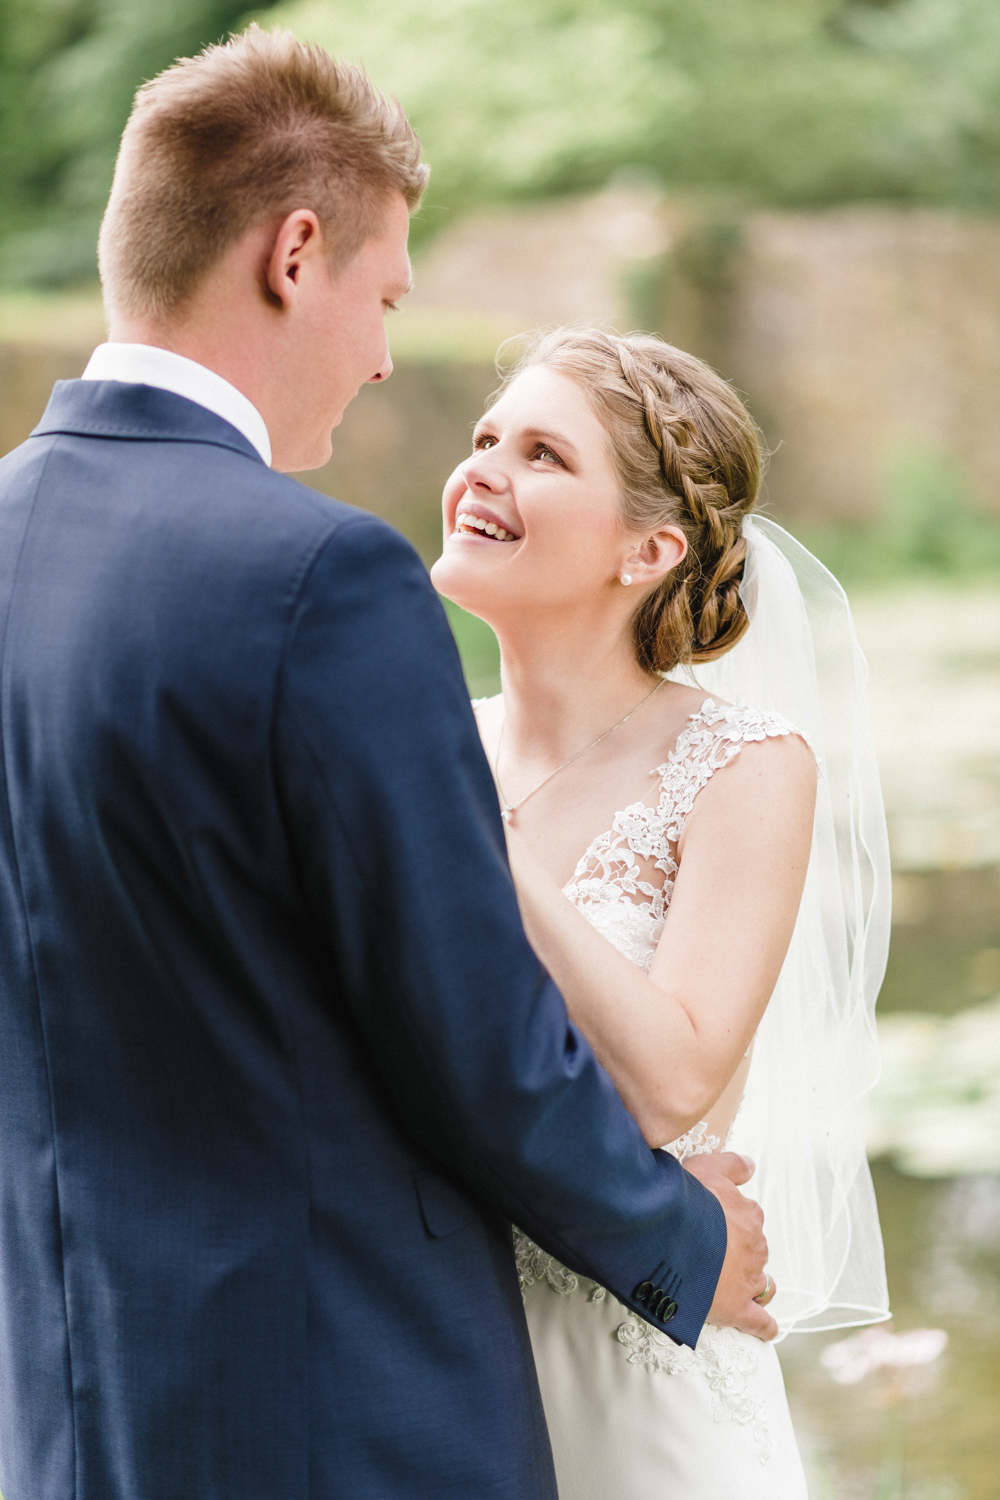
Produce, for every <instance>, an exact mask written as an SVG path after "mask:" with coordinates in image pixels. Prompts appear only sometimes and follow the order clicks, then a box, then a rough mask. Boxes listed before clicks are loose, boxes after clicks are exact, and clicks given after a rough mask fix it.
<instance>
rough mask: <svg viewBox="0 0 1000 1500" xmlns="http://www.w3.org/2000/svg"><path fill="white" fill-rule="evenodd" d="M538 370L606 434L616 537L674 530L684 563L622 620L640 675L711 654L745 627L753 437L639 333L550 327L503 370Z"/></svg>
mask: <svg viewBox="0 0 1000 1500" xmlns="http://www.w3.org/2000/svg"><path fill="white" fill-rule="evenodd" d="M533 365H545V366H547V367H549V368H550V369H553V370H556V371H557V372H558V373H560V374H562V375H566V376H568V377H569V378H570V379H572V380H574V381H576V382H577V384H579V385H580V386H582V387H583V390H584V391H585V393H586V395H587V397H588V399H589V400H590V402H591V404H592V406H593V408H594V411H595V413H596V415H597V417H598V419H599V420H600V422H601V424H602V425H603V426H604V428H605V429H606V431H607V433H608V437H609V439H610V444H611V454H612V458H613V460H614V464H615V468H616V470H617V473H618V478H619V482H620V486H621V517H622V522H623V525H624V526H625V527H626V529H627V530H629V531H633V532H647V533H652V532H654V531H656V530H658V529H659V528H660V527H662V526H677V527H679V528H680V530H681V531H683V532H684V535H685V536H686V537H687V542H688V550H687V555H686V557H685V558H684V559H683V561H682V562H680V563H679V564H678V565H677V567H675V568H673V569H672V570H671V571H670V572H669V573H668V574H667V576H666V577H665V578H664V579H663V580H662V582H661V583H659V584H658V585H657V587H656V588H654V589H653V590H652V591H651V592H650V593H648V594H647V595H646V596H645V598H644V599H642V601H641V603H640V604H639V607H638V609H637V610H636V613H635V616H634V618H633V622H632V625H633V638H634V643H635V653H636V659H637V661H638V662H639V665H640V666H641V667H643V668H644V669H645V670H646V671H647V672H652V673H662V672H669V671H670V670H671V669H672V668H674V667H676V666H678V665H679V664H681V663H694V662H701V661H712V660H714V658H715V657H717V656H722V655H723V654H724V653H725V652H726V651H728V650H730V649H731V647H733V646H735V645H736V642H737V641H738V640H739V639H740V637H741V636H742V635H743V633H744V631H745V630H746V628H747V623H748V621H747V616H746V611H745V610H744V608H743V603H742V600H741V599H740V582H741V580H742V578H743V564H744V560H745V557H746V542H745V541H744V539H743V535H742V525H743V517H744V516H746V515H749V513H750V512H751V511H752V510H753V507H754V504H755V502H756V499H757V492H758V490H759V488H760V481H761V475H762V471H763V457H764V450H763V446H762V443H761V438H760V433H759V432H758V430H757V427H756V425H755V424H754V422H753V419H752V418H751V416H750V414H749V412H748V411H747V409H746V407H745V406H744V405H743V403H742V401H740V399H739V397H738V396H737V395H736V392H735V391H734V390H733V389H732V387H731V386H730V385H728V384H727V383H726V381H724V380H723V379H722V377H721V376H719V375H716V373H715V371H714V370H711V369H709V367H708V365H706V364H704V363H703V362H702V361H701V360H700V359H695V357H694V356H693V355H691V354H685V353H684V352H683V350H681V349H675V348H674V347H673V345H671V344H667V343H665V342H664V341H663V339H660V338H656V337H655V336H653V335H651V334H631V335H629V336H628V337H627V338H623V337H621V336H619V335H618V334H613V333H606V332H604V331H603V330H601V329H593V328H590V329H576V328H560V329H557V330H556V331H555V332H553V333H548V334H545V335H543V336H541V337H540V338H539V339H538V340H537V341H536V342H535V343H534V344H533V345H532V346H531V347H530V348H529V349H528V350H527V352H526V353H525V354H524V355H523V356H522V358H521V359H519V360H518V362H517V364H516V365H515V366H514V367H513V369H511V370H510V371H509V373H508V374H507V376H506V378H505V380H504V384H503V386H502V387H501V389H502V390H503V389H506V387H507V386H508V385H509V384H510V382H511V381H512V380H514V379H516V377H517V376H518V375H520V374H521V372H522V371H523V370H526V369H528V368H529V367H530V366H533Z"/></svg>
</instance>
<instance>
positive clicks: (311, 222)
mask: <svg viewBox="0 0 1000 1500" xmlns="http://www.w3.org/2000/svg"><path fill="white" fill-rule="evenodd" d="M322 241H323V232H322V230H321V229H320V224H319V219H318V218H317V217H316V215H315V214H314V213H313V211H312V209H311V208H296V209H294V210H293V211H292V212H291V213H290V214H289V215H288V216H287V218H285V219H284V220H283V221H282V223H281V224H279V226H278V231H277V234H276V235H275V237H274V243H273V245H272V248H271V252H270V254H269V255H268V257H267V260H266V262H265V265H264V286H265V290H266V292H267V296H268V300H269V301H270V302H271V303H272V305H273V306H274V307H280V308H287V307H290V306H291V304H292V302H293V301H294V300H295V293H296V290H297V289H298V286H299V283H300V280H301V274H302V267H303V265H304V264H305V263H306V261H308V260H311V259H312V258H313V257H314V256H316V255H317V254H323V250H322Z"/></svg>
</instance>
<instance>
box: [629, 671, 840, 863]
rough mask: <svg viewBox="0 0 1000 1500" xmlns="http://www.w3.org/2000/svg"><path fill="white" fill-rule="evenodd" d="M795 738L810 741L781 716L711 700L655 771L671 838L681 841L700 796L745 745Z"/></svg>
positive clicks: (702, 707) (662, 811) (671, 839)
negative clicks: (696, 800)
mask: <svg viewBox="0 0 1000 1500" xmlns="http://www.w3.org/2000/svg"><path fill="white" fill-rule="evenodd" d="M789 734H797V735H799V736H800V737H801V738H802V739H804V740H805V741H806V743H807V744H808V743H809V739H808V736H807V735H805V734H803V733H802V731H801V730H799V729H796V728H795V725H794V724H790V723H789V722H788V720H787V719H784V718H782V716H781V715H780V714H775V713H770V712H769V711H768V710H767V709H762V708H743V707H739V706H737V707H728V708H721V707H720V706H719V705H718V704H717V703H716V702H715V700H714V699H713V698H706V699H705V702H704V703H703V704H702V706H701V708H700V709H699V710H698V712H697V713H694V714H692V715H691V718H690V720H689V722H688V726H687V728H686V729H684V730H682V731H681V733H680V734H679V735H678V737H677V743H676V745H675V746H674V748H673V750H671V752H670V754H669V756H668V757H667V760H666V763H665V764H664V765H662V766H657V768H656V770H655V771H654V772H653V773H652V774H653V775H654V776H658V777H659V778H660V804H659V812H660V814H661V816H662V818H663V823H664V832H665V834H666V836H667V838H668V839H669V840H670V841H671V842H672V843H676V841H677V840H678V839H679V838H680V836H681V832H682V831H683V828H684V823H685V821H686V819H687V816H688V813H689V812H690V811H691V809H692V807H693V806H694V799H695V797H697V795H698V793H699V792H700V791H701V789H702V787H704V786H707V784H708V782H709V781H711V779H712V777H713V776H714V775H715V773H716V771H719V770H721V769H722V767H723V766H727V765H728V764H729V762H730V761H731V760H733V759H735V757H736V756H737V755H738V754H739V753H740V751H741V750H742V748H743V746H744V745H745V744H747V743H749V742H752V741H754V740H765V739H781V738H783V737H784V736H785V735H789ZM810 748H811V746H810Z"/></svg>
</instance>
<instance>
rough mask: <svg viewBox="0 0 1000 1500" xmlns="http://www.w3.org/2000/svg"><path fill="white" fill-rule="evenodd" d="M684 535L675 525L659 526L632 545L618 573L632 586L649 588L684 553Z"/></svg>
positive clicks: (676, 562) (681, 559)
mask: <svg viewBox="0 0 1000 1500" xmlns="http://www.w3.org/2000/svg"><path fill="white" fill-rule="evenodd" d="M687 550H688V544H687V537H686V536H685V535H684V533H683V531H681V529H680V527H679V526H663V527H661V528H660V530H659V531H654V532H653V535H652V536H649V537H647V538H646V540H645V541H644V542H639V543H637V544H636V545H635V546H633V547H632V549H631V551H630V552H629V553H628V555H627V556H626V557H625V558H624V559H623V560H622V563H621V565H620V567H619V569H618V577H619V578H620V579H621V581H622V582H623V583H624V581H625V579H626V578H627V579H628V580H629V582H630V583H632V585H633V586H637V587H639V588H649V587H650V585H652V584H657V583H659V582H660V581H661V579H663V578H665V577H666V576H667V574H668V573H669V572H670V571H671V569H672V568H676V566H677V564H678V563H679V562H683V561H684V558H685V557H686V556H687Z"/></svg>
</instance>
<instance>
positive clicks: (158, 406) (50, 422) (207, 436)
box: [31, 380, 264, 465]
mask: <svg viewBox="0 0 1000 1500" xmlns="http://www.w3.org/2000/svg"><path fill="white" fill-rule="evenodd" d="M56 433H66V434H72V435H73V436H76V437H97V438H131V439H133V440H135V439H138V440H139V441H143V440H145V441H146V442H153V443H210V444H212V445H213V446H214V447H216V448H231V449H232V450H233V452H234V453H241V454H242V455H243V456H244V458H251V459H253V461H254V463H258V464H262V465H263V463H264V460H263V459H262V458H261V456H260V454H259V453H258V452H257V449H256V448H255V447H254V445H253V443H251V442H250V440H249V438H245V437H244V436H243V434H242V432H239V431H238V430H237V429H236V428H235V427H233V426H232V424H231V423H230V422H227V421H225V419H224V418H222V417H218V416H216V414H215V413H214V412H211V411H208V410H207V408H206V407H204V406H199V405H198V404H197V402H195V401H188V400H187V398H186V397H185V396H176V395H174V393H173V391H163V390H160V389H158V387H156V386H152V385H131V384H128V385H126V384H124V383H123V382H121V381H118V380H57V381H56V383H55V386H54V387H53V390H52V395H51V396H50V397H49V404H48V406H47V407H46V408H45V414H44V416H43V417H42V420H41V421H40V422H39V424H38V426H37V427H36V428H35V430H34V432H33V433H32V434H31V436H32V437H46V436H51V435H54V434H56Z"/></svg>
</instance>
